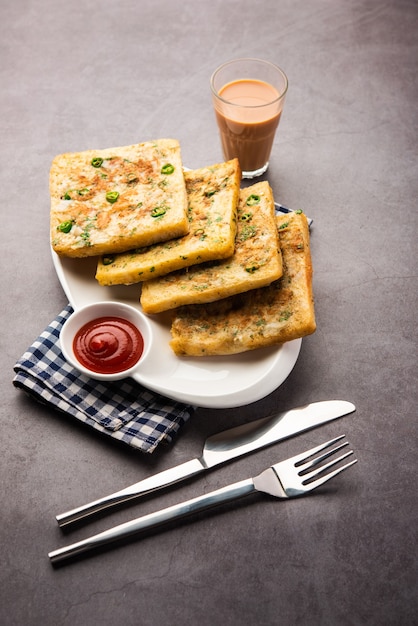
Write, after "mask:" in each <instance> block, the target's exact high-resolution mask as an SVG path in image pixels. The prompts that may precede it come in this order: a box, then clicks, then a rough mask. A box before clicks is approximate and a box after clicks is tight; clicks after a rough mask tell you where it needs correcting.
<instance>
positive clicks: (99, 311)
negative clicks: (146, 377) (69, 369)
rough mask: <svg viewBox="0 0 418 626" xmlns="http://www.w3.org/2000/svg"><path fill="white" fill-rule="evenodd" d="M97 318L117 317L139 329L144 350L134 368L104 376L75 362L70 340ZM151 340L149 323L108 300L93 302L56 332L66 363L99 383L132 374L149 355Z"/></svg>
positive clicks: (126, 307) (127, 308) (141, 315)
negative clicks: (59, 331)
mask: <svg viewBox="0 0 418 626" xmlns="http://www.w3.org/2000/svg"><path fill="white" fill-rule="evenodd" d="M100 317H121V318H123V319H125V320H128V321H129V322H131V323H132V324H134V326H136V328H137V329H138V330H139V332H140V333H141V335H142V338H143V340H144V349H143V352H142V355H141V357H140V358H139V360H138V361H137V362H136V363H135V365H133V366H132V367H130V368H128V369H124V370H122V371H121V372H116V373H111V374H108V373H101V372H95V371H93V370H91V369H88V368H87V367H85V366H84V365H82V363H80V361H79V360H78V359H77V357H76V355H75V354H74V349H73V341H74V337H75V335H76V333H77V332H78V330H80V328H82V326H84V325H85V324H87V323H88V322H91V321H93V320H95V319H97V318H100ZM152 339H153V337H152V330H151V324H150V322H149V320H148V319H147V317H146V316H145V315H144V314H143V313H141V311H139V310H138V309H135V308H134V307H133V306H130V305H129V304H123V303H122V302H110V301H109V302H96V303H94V304H88V305H86V306H83V307H81V308H79V309H77V310H76V311H74V313H73V314H72V315H71V316H70V317H69V318H68V320H67V321H66V322H65V324H64V325H63V327H62V329H61V333H60V344H61V350H62V353H63V355H64V358H65V359H66V361H68V363H70V364H71V365H72V366H73V367H74V368H75V369H77V370H78V371H79V372H82V373H83V374H85V375H86V376H89V377H90V378H94V379H96V380H103V381H106V380H108V381H111V380H121V379H122V378H126V377H127V376H130V375H131V374H133V373H134V372H135V370H136V369H137V368H138V366H139V365H140V364H141V363H143V361H144V360H145V359H146V357H147V355H148V354H149V352H150V350H151V344H152Z"/></svg>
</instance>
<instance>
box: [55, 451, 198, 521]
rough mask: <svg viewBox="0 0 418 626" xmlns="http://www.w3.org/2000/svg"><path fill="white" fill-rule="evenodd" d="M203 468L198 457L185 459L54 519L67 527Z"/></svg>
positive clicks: (191, 474)
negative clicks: (179, 463) (183, 461)
mask: <svg viewBox="0 0 418 626" xmlns="http://www.w3.org/2000/svg"><path fill="white" fill-rule="evenodd" d="M204 469H205V468H204V466H203V465H202V463H201V462H200V461H199V459H192V460H191V461H186V462H185V463H182V464H181V465H177V466H176V467H172V468H170V469H167V470H164V471H163V472H159V473H158V474H154V475H153V476H149V477H148V478H145V479H144V480H141V481H139V482H138V483H135V484H134V485H131V486H130V487H126V488H125V489H121V490H120V491H116V492H115V493H112V494H110V495H108V496H105V497H104V498H100V499H99V500H94V501H93V502H89V503H88V504H83V505H82V506H79V507H77V508H76V509H72V510H71V511H67V512H66V513H60V514H59V515H57V516H56V520H57V522H58V525H59V526H60V527H61V528H64V527H68V526H69V525H70V524H74V523H75V522H80V521H81V520H84V519H86V518H88V517H90V516H92V515H94V514H95V513H99V512H100V511H104V510H105V509H109V508H111V507H114V506H117V505H118V504H121V503H123V502H128V501H130V500H135V499H138V498H140V497H141V496H144V495H146V494H147V493H150V492H152V491H157V490H158V489H162V488H163V487H166V486H168V485H172V484H174V483H177V482H180V481H181V480H184V479H185V478H188V477H189V476H194V475H195V474H199V473H200V472H203V470H204Z"/></svg>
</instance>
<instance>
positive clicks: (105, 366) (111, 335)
mask: <svg viewBox="0 0 418 626" xmlns="http://www.w3.org/2000/svg"><path fill="white" fill-rule="evenodd" d="M73 351H74V354H75V356H76V358H77V359H78V361H79V362H80V363H81V364H82V365H84V367H86V368H87V369H89V370H91V371H92V372H97V373H99V374H116V373H118V372H123V371H124V370H127V369H129V368H131V367H133V366H134V365H135V363H137V362H138V361H139V359H140V358H141V356H142V353H143V351H144V339H143V337H142V335H141V333H140V331H139V330H138V328H137V327H136V326H135V325H134V324H132V322H129V321H128V320H126V319H123V318H121V317H110V316H109V317H99V318H97V319H94V320H91V321H90V322H87V324H84V326H82V327H81V328H80V329H79V330H78V331H77V333H76V335H75V337H74V341H73Z"/></svg>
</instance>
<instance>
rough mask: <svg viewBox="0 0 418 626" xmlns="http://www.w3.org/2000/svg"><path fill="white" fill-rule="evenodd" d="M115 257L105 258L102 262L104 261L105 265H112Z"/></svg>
mask: <svg viewBox="0 0 418 626" xmlns="http://www.w3.org/2000/svg"><path fill="white" fill-rule="evenodd" d="M114 260H115V257H114V256H110V255H109V256H104V257H103V259H102V261H103V265H112V263H113V262H114Z"/></svg>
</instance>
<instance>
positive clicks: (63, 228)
mask: <svg viewBox="0 0 418 626" xmlns="http://www.w3.org/2000/svg"><path fill="white" fill-rule="evenodd" d="M72 227H73V222H72V220H66V221H65V222H61V224H60V225H59V226H57V230H59V231H60V232H61V233H69V232H70V230H71V229H72Z"/></svg>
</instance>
